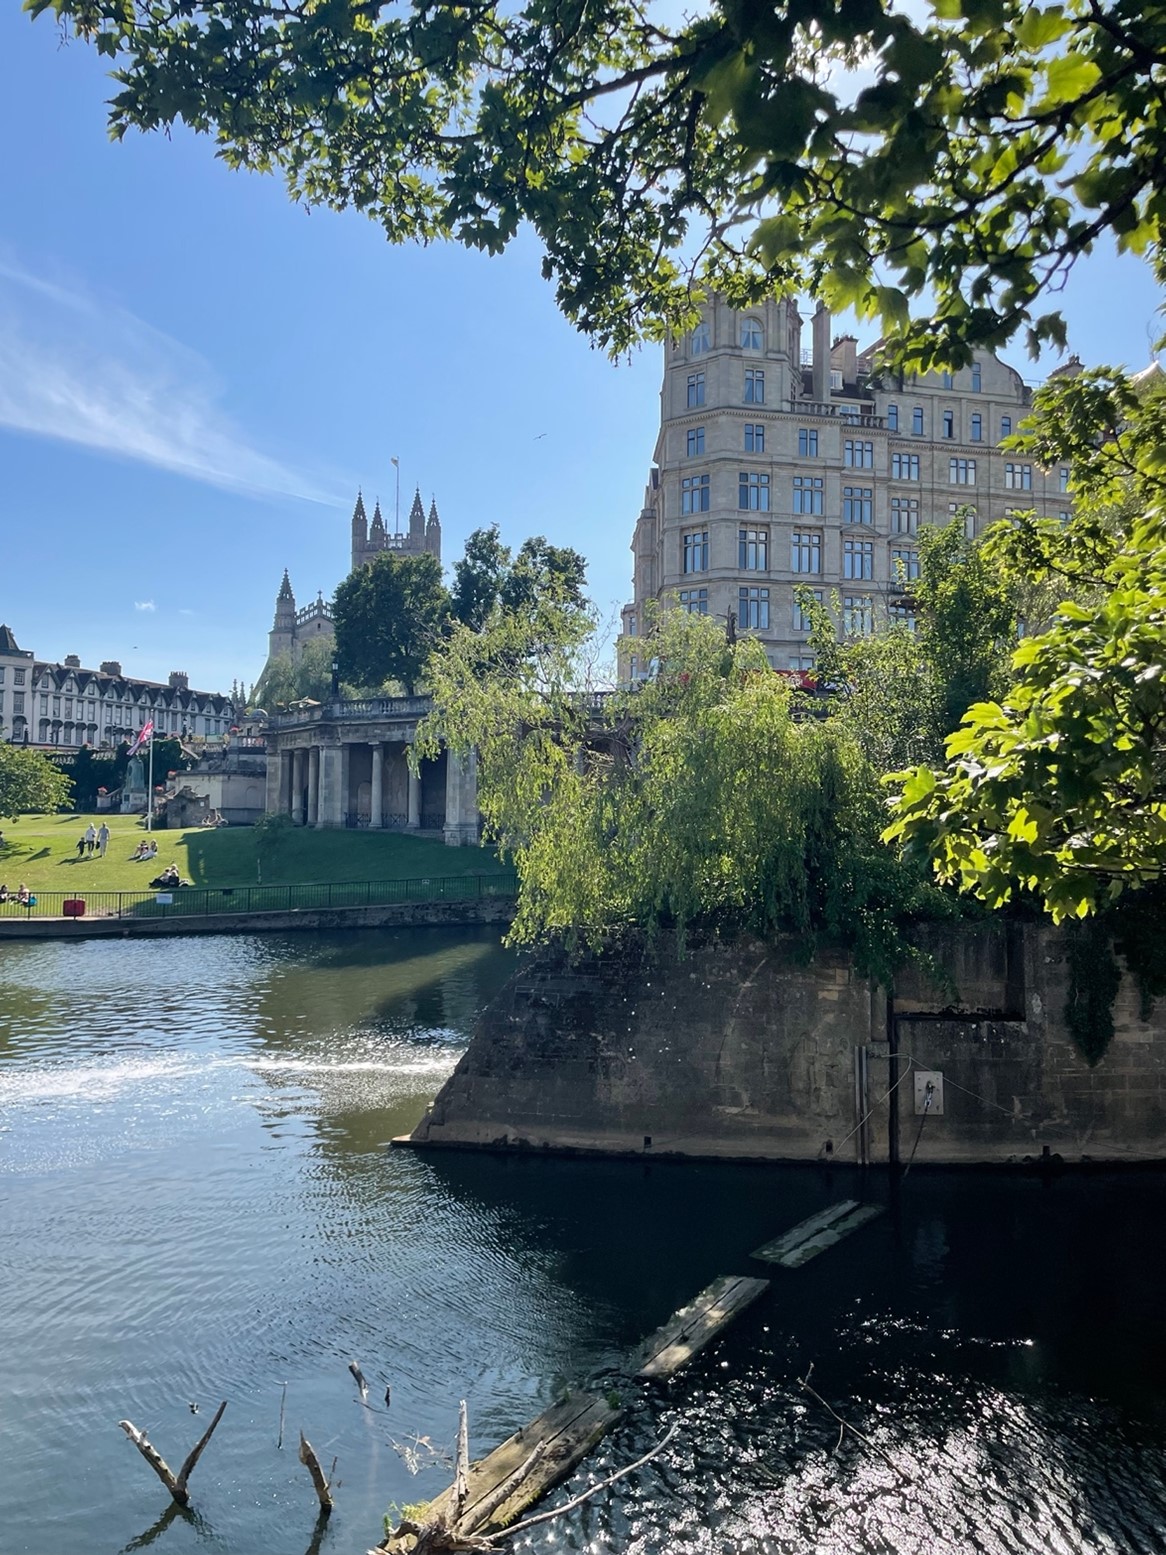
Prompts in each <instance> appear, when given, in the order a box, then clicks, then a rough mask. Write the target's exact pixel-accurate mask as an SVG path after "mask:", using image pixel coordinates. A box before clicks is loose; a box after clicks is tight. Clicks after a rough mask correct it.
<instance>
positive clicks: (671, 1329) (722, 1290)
mask: <svg viewBox="0 0 1166 1555" xmlns="http://www.w3.org/2000/svg"><path fill="white" fill-rule="evenodd" d="M768 1287H769V1281H768V1280H758V1279H751V1278H749V1277H748V1276H746V1275H733V1274H727V1275H722V1276H721V1278H720V1279H719V1280H714V1281H713V1283H712V1284H711V1285H710V1286H709V1287H708V1288H707V1289H706V1290H702V1291H701V1293H700V1295H699V1296H697V1297H696V1299H695V1300H694V1301H690V1302H689V1304H688V1305H687V1306H686V1307H681V1309H680V1311H679V1312H676V1313H674V1314H673V1316H672V1317H670V1318H669V1319H668V1321H667V1322H666V1323H665V1324H664V1326H663V1327H662V1328H659V1329H657V1330H656V1332H655V1333H654V1334H652V1335H651V1337H650V1338H648V1339H645V1340H644V1343H643V1344H642V1345H641V1346H640V1348H639V1350H638V1351H637V1352H636V1354H635V1355H634V1356H633V1366H634V1367H635V1375H636V1377H637V1378H638V1379H640V1380H645V1379H648V1378H660V1377H671V1376H673V1375H674V1373H676V1372H678V1371H679V1370H680V1368H681V1367H682V1366H686V1365H687V1364H688V1362H689V1361H690V1360H692V1358H693V1356H694V1355H697V1354H699V1353H700V1351H701V1350H703V1349H704V1347H705V1346H706V1345H707V1344H708V1343H709V1341H710V1340H712V1339H714V1338H716V1336H717V1334H719V1333H720V1332H721V1330H722V1329H724V1328H727V1327H728V1325H729V1324H730V1323H731V1322H732V1321H733V1319H734V1318H735V1317H736V1316H737V1315H738V1314H739V1313H741V1312H743V1311H744V1310H745V1308H746V1307H747V1306H749V1305H750V1303H751V1302H754V1301H756V1300H757V1297H758V1296H760V1295H761V1293H762V1291H763V1290H766V1289H768Z"/></svg>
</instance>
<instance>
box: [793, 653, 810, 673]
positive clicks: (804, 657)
mask: <svg viewBox="0 0 1166 1555" xmlns="http://www.w3.org/2000/svg"><path fill="white" fill-rule="evenodd" d="M789 667H790V669H791V670H794V671H795V672H796V673H798V674H801V675H808V674H809V673H810V671H811V670H812V669H813V668H814V655H813V654H812V653H791V654H790V656H789Z"/></svg>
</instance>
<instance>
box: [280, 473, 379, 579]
mask: <svg viewBox="0 0 1166 1555" xmlns="http://www.w3.org/2000/svg"><path fill="white" fill-rule="evenodd" d="M367 550H368V517H367V515H366V514H365V511H364V493H363V492H360V491H358V492H357V494H356V506H355V507H354V508H353V510H352V570H353V572H355V571H356V569H357V568H358V567H362V566H363V565H364V555H365V552H366V551H367ZM284 576H285V577H286V576H287V574H286V573H285V574H284Z"/></svg>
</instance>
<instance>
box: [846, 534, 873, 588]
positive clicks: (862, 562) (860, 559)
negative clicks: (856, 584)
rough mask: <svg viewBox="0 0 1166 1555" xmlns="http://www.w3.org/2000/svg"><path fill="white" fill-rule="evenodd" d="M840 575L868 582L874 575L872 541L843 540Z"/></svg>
mask: <svg viewBox="0 0 1166 1555" xmlns="http://www.w3.org/2000/svg"><path fill="white" fill-rule="evenodd" d="M842 576H843V577H844V578H856V579H859V580H860V581H862V582H869V581H870V579H871V578H873V577H874V541H873V540H844V541H843V542H842Z"/></svg>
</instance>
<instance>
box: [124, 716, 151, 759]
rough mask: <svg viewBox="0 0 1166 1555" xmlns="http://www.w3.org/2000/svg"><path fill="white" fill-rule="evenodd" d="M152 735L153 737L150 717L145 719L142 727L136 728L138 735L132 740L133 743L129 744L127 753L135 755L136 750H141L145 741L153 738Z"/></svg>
mask: <svg viewBox="0 0 1166 1555" xmlns="http://www.w3.org/2000/svg"><path fill="white" fill-rule="evenodd" d="M153 737H154V720H153V719H152V718H151V719H149V720H147V722H146V723H144V724H143V725H142V727H141V728H140V729H139V730H138V737H137V739H136V740H135V741H134V743H133V744H132V745H131V746H130V748H129V751H128V752H127V754H128V755H130V756H133V755H136V754H137V752H138V751H140V750H141V748H142V746H143V745H144V744H145V743H146V741H147V740H151V739H153Z"/></svg>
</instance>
